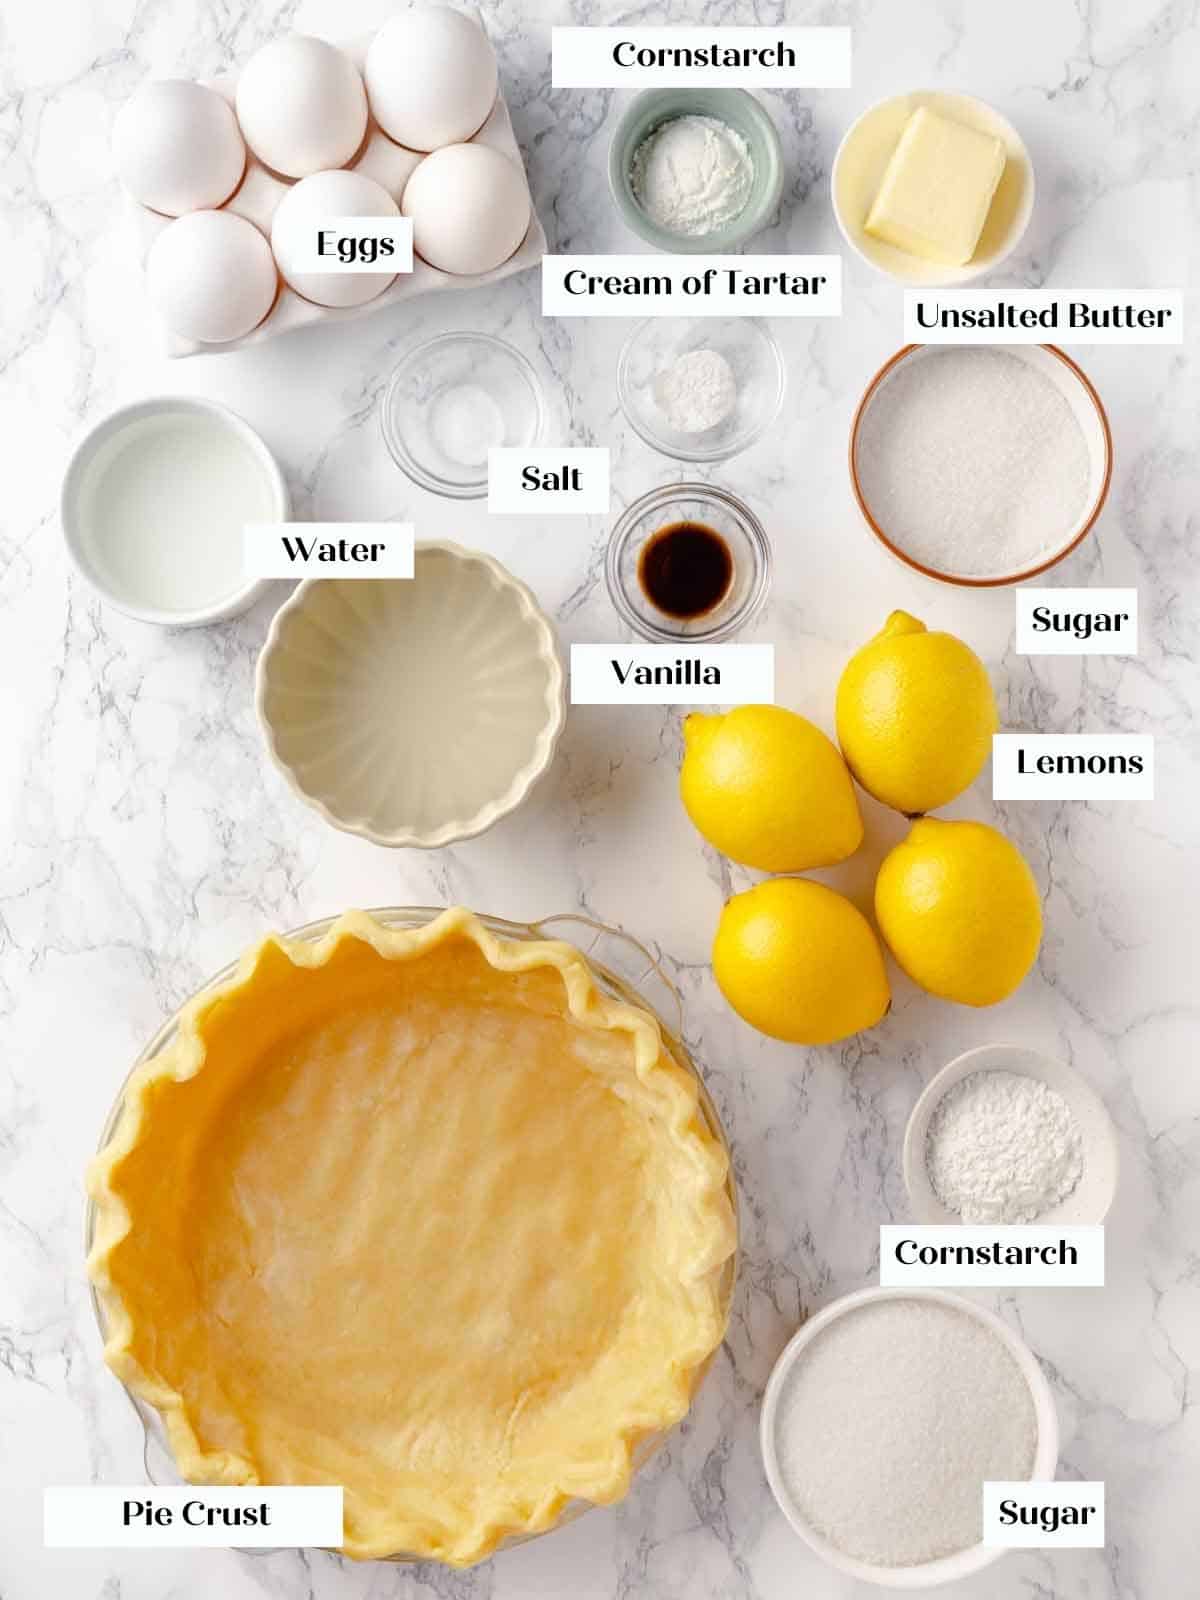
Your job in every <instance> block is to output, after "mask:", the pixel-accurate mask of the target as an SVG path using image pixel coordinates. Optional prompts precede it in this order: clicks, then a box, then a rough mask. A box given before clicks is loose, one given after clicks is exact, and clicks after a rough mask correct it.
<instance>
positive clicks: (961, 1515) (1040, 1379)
mask: <svg viewBox="0 0 1200 1600" xmlns="http://www.w3.org/2000/svg"><path fill="white" fill-rule="evenodd" d="M761 1443H762V1452H763V1464H764V1466H765V1468H766V1473H767V1481H768V1482H769V1483H770V1485H771V1491H772V1493H773V1494H774V1496H775V1499H776V1500H777V1502H778V1503H779V1508H780V1510H781V1511H782V1512H783V1514H784V1516H785V1517H786V1518H787V1520H788V1522H789V1523H790V1524H791V1526H792V1528H793V1529H794V1530H795V1531H796V1532H797V1533H798V1534H799V1535H800V1537H801V1538H802V1539H803V1540H804V1542H805V1543H806V1544H807V1545H808V1546H809V1547H810V1548H811V1549H812V1550H814V1551H815V1552H816V1553H817V1555H819V1556H820V1557H821V1558H822V1559H823V1560H824V1561H826V1562H827V1563H828V1564H829V1565H830V1566H831V1567H834V1568H836V1569H837V1570H838V1571H839V1572H844V1573H848V1574H849V1575H850V1576H852V1577H855V1578H858V1579H859V1580H860V1581H862V1582H865V1583H873V1584H876V1585H878V1586H879V1587H881V1588H886V1589H933V1588H938V1587H940V1586H941V1585H942V1584H949V1583H957V1582H960V1581H961V1580H962V1579H964V1578H968V1577H970V1576H971V1575H972V1574H973V1573H976V1572H979V1571H980V1570H981V1569H982V1568H983V1567H986V1566H990V1565H991V1563H992V1562H993V1561H996V1560H998V1559H999V1557H1000V1556H1002V1555H1003V1554H1004V1553H1005V1551H1004V1549H1003V1547H1001V1546H997V1545H985V1544H984V1543H983V1542H982V1539H983V1485H984V1483H987V1482H1008V1483H1015V1482H1023V1481H1032V1480H1042V1481H1047V1480H1051V1479H1053V1477H1054V1474H1055V1469H1056V1467H1057V1463H1058V1419H1057V1415H1056V1413H1055V1410H1054V1400H1053V1397H1052V1396H1051V1393H1050V1386H1049V1384H1048V1383H1047V1382H1046V1378H1045V1376H1044V1374H1043V1372H1042V1369H1041V1367H1040V1366H1039V1365H1038V1362H1037V1358H1036V1357H1035V1356H1034V1355H1033V1353H1032V1351H1031V1350H1030V1349H1029V1348H1028V1346H1026V1345H1025V1344H1023V1343H1022V1342H1021V1340H1020V1339H1018V1338H1017V1336H1016V1335H1015V1334H1014V1333H1012V1332H1011V1331H1010V1329H1009V1328H1008V1327H1007V1326H1006V1325H1005V1324H1004V1323H1003V1322H1001V1320H1000V1319H999V1317H996V1316H994V1315H993V1314H992V1313H991V1312H990V1311H985V1310H984V1309H983V1307H982V1306H979V1305H976V1304H975V1303H974V1302H973V1301H970V1300H964V1299H963V1298H961V1297H960V1296H959V1295H954V1294H947V1293H945V1292H944V1291H943V1290H940V1289H863V1290H860V1291H859V1292H858V1293H857V1294H849V1295H845V1296H844V1297H843V1298H842V1299H840V1300H835V1301H834V1302H833V1304H832V1305H829V1306H826V1307H825V1309H824V1310H823V1311H820V1312H818V1313H817V1315H816V1316H814V1317H811V1318H810V1319H809V1321H808V1322H806V1323H805V1324H804V1326H803V1327H802V1328H801V1329H800V1332H799V1333H797V1334H796V1336H795V1337H794V1338H793V1339H792V1341H791V1343H790V1344H788V1345H787V1347H786V1348H785V1350H784V1352H783V1354H782V1355H781V1356H780V1357H779V1360H778V1361H777V1362H776V1364H775V1370H774V1371H773V1372H772V1374H771V1378H770V1382H769V1383H768V1384H767V1390H766V1394H765V1396H764V1397H763V1409H762V1426H761Z"/></svg>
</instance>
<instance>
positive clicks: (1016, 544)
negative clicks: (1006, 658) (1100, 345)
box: [850, 344, 1113, 588]
mask: <svg viewBox="0 0 1200 1600" xmlns="http://www.w3.org/2000/svg"><path fill="white" fill-rule="evenodd" d="M1112 462H1113V447H1112V432H1111V429H1110V428H1109V424H1108V416H1107V413H1106V412H1105V409H1104V405H1103V403H1102V401H1101V399H1100V396H1099V395H1098V394H1097V393H1096V390H1095V388H1094V387H1093V386H1092V384H1091V382H1090V380H1089V379H1088V377H1087V376H1086V374H1085V373H1084V372H1083V370H1082V369H1081V368H1080V367H1079V366H1077V365H1076V363H1075V362H1074V361H1072V360H1071V358H1070V357H1069V356H1068V355H1066V354H1065V353H1064V352H1063V351H1062V350H1060V349H1059V348H1058V347H1057V346H1056V345H1051V344H1037V345H961V344H953V345H918V344H910V345H906V346H905V347H904V348H903V349H902V350H898V351H897V352H896V354H895V355H894V356H892V357H891V359H890V360H888V361H886V362H885V363H884V364H883V366H882V367H880V369H879V371H878V372H877V373H876V374H875V376H874V377H873V378H872V379H871V381H870V383H869V384H868V385H867V388H866V391H865V393H864V394H863V397H862V399H861V400H860V401H859V404H858V409H857V410H856V412H855V414H854V421H853V423H852V425H851V429H850V482H851V486H852V488H853V490H854V498H855V500H856V501H857V502H858V507H859V510H860V511H861V512H862V514H863V518H864V520H865V521H866V524H867V526H868V528H869V529H870V530H871V532H872V533H873V534H874V535H875V537H876V539H878V541H879V543H880V544H881V545H883V547H884V549H885V550H887V551H888V552H889V554H891V555H892V556H894V557H895V558H896V560H898V561H900V562H902V563H903V564H904V565H905V566H906V567H909V568H911V569H912V570H913V571H915V572H919V573H921V574H923V576H925V577H927V578H932V579H934V580H936V581H937V582H939V583H951V584H957V585H959V586H961V587H964V588H994V587H998V586H1003V585H1006V584H1015V583H1023V582H1024V581H1025V580H1026V579H1028V578H1034V577H1037V576H1038V574H1039V573H1042V572H1046V571H1047V570H1048V569H1049V568H1050V567H1053V566H1055V565H1057V563H1058V562H1060V561H1063V560H1065V558H1066V557H1067V556H1069V555H1070V554H1071V552H1072V551H1073V550H1075V549H1077V548H1078V547H1079V545H1081V544H1082V543H1083V541H1084V539H1086V538H1087V536H1088V534H1089V533H1090V532H1091V530H1092V528H1093V527H1094V526H1095V523H1096V519H1097V518H1098V517H1099V515H1100V512H1101V509H1102V508H1103V506H1104V502H1105V500H1106V498H1107V496H1108V489H1109V484H1110V482H1111V480H1112Z"/></svg>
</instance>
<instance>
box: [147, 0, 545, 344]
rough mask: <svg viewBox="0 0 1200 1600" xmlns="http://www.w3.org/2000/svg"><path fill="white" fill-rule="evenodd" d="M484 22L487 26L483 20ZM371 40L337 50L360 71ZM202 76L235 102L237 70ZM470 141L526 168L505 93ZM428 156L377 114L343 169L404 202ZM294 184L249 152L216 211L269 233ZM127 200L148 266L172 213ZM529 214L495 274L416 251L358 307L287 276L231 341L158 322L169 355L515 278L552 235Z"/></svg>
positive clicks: (532, 264)
mask: <svg viewBox="0 0 1200 1600" xmlns="http://www.w3.org/2000/svg"><path fill="white" fill-rule="evenodd" d="M472 14H473V15H474V16H475V19H476V21H480V19H479V16H478V13H475V12H472ZM480 26H481V27H482V22H480ZM373 38H374V34H373V33H371V34H366V35H365V36H362V37H360V38H357V39H352V40H350V41H348V42H346V41H342V42H340V43H339V48H340V49H342V50H344V51H345V52H346V54H347V55H348V56H349V57H350V59H351V60H352V61H353V62H354V64H355V66H356V67H357V68H358V69H359V71H360V72H361V71H362V69H363V64H364V62H365V60H366V55H367V47H368V46H369V45H370V43H371V40H372V39H373ZM203 81H204V83H205V85H206V87H208V88H210V89H215V90H216V91H217V93H218V94H219V95H221V96H222V97H223V98H224V99H225V100H227V101H228V102H229V104H230V106H233V104H234V100H235V98H236V95H237V83H238V79H237V74H236V73H227V74H225V75H224V76H223V77H220V78H207V79H204V80H203ZM468 142H469V143H471V144H482V145H487V146H488V147H489V148H490V149H492V150H498V151H499V152H500V154H501V155H503V156H507V157H508V159H509V160H510V161H511V162H513V164H514V165H515V166H516V167H518V168H519V169H520V171H521V172H522V173H524V171H525V164H524V161H523V160H522V157H521V150H520V146H519V145H518V144H517V140H516V135H515V134H514V133H513V126H512V119H511V118H510V116H509V114H508V107H507V105H506V104H505V103H504V95H503V92H502V91H501V92H500V93H498V94H497V96H496V103H495V105H494V106H493V107H492V111H491V115H490V116H489V117H488V119H487V121H486V122H485V123H484V125H483V127H482V128H480V130H479V132H478V133H477V134H475V135H474V137H473V138H472V139H470V140H469V141H468ZM423 159H424V156H423V154H422V153H421V152H419V151H416V150H406V149H405V148H404V146H403V145H398V144H396V143H395V142H394V141H393V140H391V139H389V138H388V136H387V135H386V134H385V133H384V132H383V130H382V129H381V128H380V127H379V125H378V124H377V123H376V121H375V119H374V117H370V116H369V117H368V121H367V133H366V138H365V139H364V140H363V143H362V145H361V146H360V148H359V151H358V154H357V155H356V156H355V157H354V159H353V161H350V162H348V163H347V165H346V167H345V169H344V170H345V171H347V172H361V173H362V174H363V175H364V177H367V178H373V179H374V180H375V182H376V183H378V184H381V185H382V187H383V188H385V189H386V190H387V192H388V193H389V194H390V195H391V196H392V199H393V200H395V201H396V203H397V205H399V203H400V196H401V194H402V193H403V191H404V185H405V184H406V183H407V182H408V180H409V177H410V176H411V174H412V172H413V171H414V169H415V168H416V167H417V166H418V165H419V164H420V162H421V161H422V160H423ZM526 183H528V178H527V179H526ZM292 187H293V181H289V180H288V179H286V178H281V177H280V176H279V175H278V174H277V173H274V172H271V171H269V170H268V169H267V168H266V167H264V166H263V164H262V163H261V162H260V161H259V160H258V159H257V157H256V156H255V155H254V154H253V152H252V151H250V150H247V152H246V172H245V176H244V177H243V178H242V181H241V183H240V185H239V186H238V188H237V190H236V191H235V193H234V194H233V195H231V197H230V198H229V199H228V200H226V202H225V204H224V205H223V206H220V207H219V208H218V209H219V210H221V211H233V212H236V213H237V215H238V216H240V217H245V219H246V220H247V222H252V223H253V224H254V226H255V227H256V228H258V229H259V231H260V232H262V233H264V234H266V236H267V237H268V238H270V235H271V219H272V217H273V216H274V215H275V208H276V207H277V206H278V205H279V202H280V201H281V200H282V199H283V197H284V195H285V194H286V193H287V192H288V190H289V189H291V188H292ZM126 200H127V204H128V206H129V207H130V208H131V211H132V214H133V221H134V227H135V229H136V233H137V239H138V250H139V257H140V260H141V262H142V265H143V267H144V266H145V262H146V257H147V256H148V255H149V253H150V247H151V245H152V244H153V243H154V241H155V239H157V238H158V236H159V234H160V233H161V232H162V231H163V229H164V228H166V227H169V226H170V224H171V222H172V220H173V219H172V218H171V217H164V216H161V215H160V214H159V213H158V212H157V211H150V210H148V209H147V208H146V207H145V206H142V205H139V204H138V203H137V201H136V200H133V199H130V198H129V197H128V196H127V197H126ZM529 218H530V220H529V229H528V232H527V233H526V235H525V237H524V239H523V240H522V241H521V244H520V245H519V246H518V247H517V250H516V252H515V253H514V254H513V255H511V256H509V258H508V260H507V261H504V262H502V263H501V264H500V266H498V267H494V268H493V269H492V271H491V272H482V273H479V274H477V275H475V276H472V277H464V276H460V275H458V274H456V273H452V272H442V271H441V270H440V269H439V268H437V267H431V266H430V265H429V263H428V262H427V261H422V260H421V258H420V257H419V256H414V257H413V270H412V271H411V272H403V273H401V274H400V275H399V276H398V277H397V278H396V279H395V280H394V281H393V282H392V283H391V284H390V285H389V286H388V288H386V289H385V290H384V291H383V293H382V294H380V295H376V296H375V298H374V299H373V300H368V301H367V302H366V303H365V304H364V305H359V306H319V305H315V304H314V303H313V301H311V300H305V299H304V297H303V296H302V295H298V294H297V293H296V291H295V290H294V289H291V288H289V287H288V285H287V284H286V283H283V282H282V280H281V282H280V288H279V294H278V296H277V297H276V300H275V304H274V305H273V306H272V308H271V310H270V311H269V312H268V313H267V315H266V316H265V317H264V318H263V320H262V321H261V322H260V323H259V324H258V326H257V327H256V328H252V329H251V331H250V332H249V333H247V334H244V335H243V336H242V337H241V338H240V339H230V340H229V341H228V343H226V344H197V343H196V342H195V341H194V340H192V339H183V338H181V337H180V336H179V335H178V334H176V333H173V332H172V331H171V330H170V329H169V328H167V327H166V326H165V325H162V324H161V323H160V326H161V327H162V335H163V346H164V351H165V353H166V354H167V355H168V356H171V357H180V356H194V355H205V354H207V355H212V354H219V353H220V352H222V351H225V350H240V349H242V348H243V347H244V346H245V345H250V344H261V343H262V342H263V341H264V340H266V339H274V338H276V337H277V336H278V335H279V334H281V333H290V332H291V331H292V330H293V329H294V328H307V327H311V326H313V324H315V323H331V322H345V321H348V320H351V319H353V318H355V317H362V316H366V315H367V314H368V313H370V312H372V311H379V310H381V309H382V308H383V307H384V306H391V305H396V304H397V303H398V302H400V301H403V300H410V299H412V298H413V297H414V296H416V295H420V294H432V293H434V292H435V291H436V290H441V289H475V288H478V287H479V285H480V284H484V283H498V282H499V281H500V279H501V278H508V277H511V276H512V274H513V273H514V272H525V271H527V270H528V269H529V268H530V267H535V266H536V265H537V264H538V262H539V261H540V260H541V259H542V257H543V256H544V255H545V253H546V234H545V231H544V230H543V228H542V225H541V223H540V222H539V221H538V216H537V212H536V211H534V210H533V208H532V206H531V208H530V214H529Z"/></svg>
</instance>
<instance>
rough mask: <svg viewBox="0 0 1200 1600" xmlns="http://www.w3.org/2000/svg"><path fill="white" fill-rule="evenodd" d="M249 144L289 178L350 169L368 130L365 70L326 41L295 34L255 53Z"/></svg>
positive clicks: (241, 86)
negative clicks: (346, 166) (363, 78)
mask: <svg viewBox="0 0 1200 1600" xmlns="http://www.w3.org/2000/svg"><path fill="white" fill-rule="evenodd" d="M237 114H238V121H239V122H240V123H241V125H242V132H243V133H244V134H245V136H246V143H247V144H248V145H249V146H250V148H251V150H253V151H254V154H255V155H256V156H257V157H258V159H259V160H260V161H261V162H262V163H263V165H264V166H267V167H270V168H271V169H272V170H273V171H275V172H281V173H283V175H284V177H286V178H306V177H308V175H309V174H310V173H312V172H324V171H326V170H327V169H328V168H330V167H343V166H345V164H346V162H347V161H349V160H350V158H351V156H353V154H354V152H355V151H356V150H357V149H358V147H359V145H360V144H361V143H362V141H363V135H364V134H365V133H366V131H367V95H366V90H365V89H364V88H363V81H362V78H361V77H360V76H359V72H358V68H357V67H356V66H355V65H354V63H353V61H351V59H350V57H349V56H348V55H346V54H345V52H344V51H342V50H339V49H337V47H336V46H335V45H331V44H327V43H326V42H325V40H324V39H313V38H310V37H309V36H308V35H307V34H304V33H288V34H285V35H284V36H283V38H282V39H275V40H272V42H271V43H270V44H265V45H264V46H263V47H262V49H261V50H259V51H258V52H257V53H256V54H255V55H253V56H251V58H250V60H249V61H247V63H246V65H245V66H244V67H243V69H242V75H241V77H240V78H239V79H238V86H237Z"/></svg>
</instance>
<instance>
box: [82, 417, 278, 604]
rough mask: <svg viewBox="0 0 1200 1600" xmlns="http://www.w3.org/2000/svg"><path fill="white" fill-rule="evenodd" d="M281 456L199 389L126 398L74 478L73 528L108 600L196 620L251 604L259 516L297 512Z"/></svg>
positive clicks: (92, 439)
mask: <svg viewBox="0 0 1200 1600" xmlns="http://www.w3.org/2000/svg"><path fill="white" fill-rule="evenodd" d="M288 509H289V498H288V491H287V485H286V484H285V482H284V479H283V474H282V473H281V472H280V470H279V466H278V463H277V462H276V461H275V458H274V456H272V454H271V452H270V451H269V450H268V449H267V447H266V445H265V444H264V443H263V441H262V440H261V439H260V438H259V436H258V434H257V433H255V431H254V429H253V428H251V427H250V426H249V424H248V423H246V422H244V421H243V420H242V418H241V417H239V416H238V415H237V414H236V413H235V412H233V411H230V410H229V409H228V407H226V406H222V405H217V404H216V403H215V402H214V401H211V400H200V399H196V398H195V397H194V396H191V395H160V396H158V397H156V398H154V399H150V400H139V401H136V402H135V403H134V404H132V405H127V406H122V407H121V408H120V409H119V410H117V411H114V412H112V413H111V414H110V415H109V416H107V417H105V418H104V419H103V421H101V422H99V423H98V424H97V425H96V426H95V427H94V428H92V429H90V430H89V431H88V433H86V434H85V435H84V437H83V439H82V440H81V441H80V442H79V444H78V445H77V446H76V448H75V451H74V453H73V454H72V456H71V460H70V463H69V464H68V467H67V471H66V475H65V477H64V479H63V486H62V496H61V512H62V528H63V537H64V539H65V541H66V546H67V551H68V554H69V555H70V557H71V560H72V562H73V563H74V565H75V568H76V570H77V571H78V572H79V573H80V575H81V576H82V577H83V578H84V579H86V581H87V582H88V583H89V584H90V585H91V587H92V588H93V589H94V590H95V591H96V593H97V594H98V595H99V596H100V598H101V599H102V600H105V601H106V602H107V603H108V604H109V605H111V606H115V607H116V609H117V610H118V611H123V612H124V613H125V614H126V616H130V617H135V618H137V620H138V621H139V622H153V623H157V624H159V625H160V626H163V627H173V628H189V627H197V626H199V625H201V624H204V623H210V622H221V621H224V620H225V619H226V618H228V617H233V616H236V615H237V614H238V613H239V612H241V611H245V610H246V609H247V608H248V607H249V606H251V605H252V604H253V603H254V601H255V600H257V599H258V597H259V595H260V594H262V593H263V592H264V591H265V589H266V587H267V581H266V580H264V579H262V578H258V577H253V576H248V575H247V572H246V569H245V565H244V555H243V540H244V529H245V527H246V524H247V523H256V522H286V521H287V519H288Z"/></svg>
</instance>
